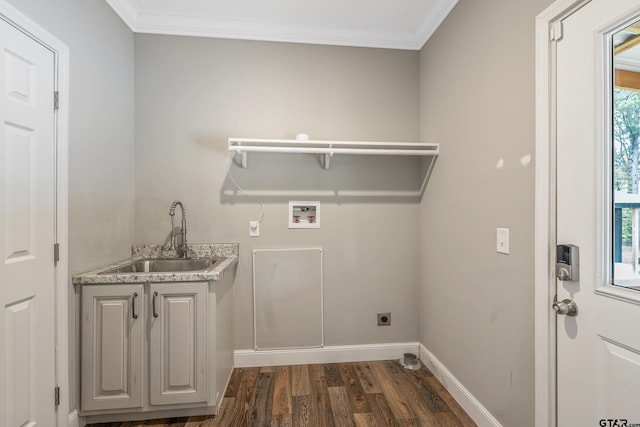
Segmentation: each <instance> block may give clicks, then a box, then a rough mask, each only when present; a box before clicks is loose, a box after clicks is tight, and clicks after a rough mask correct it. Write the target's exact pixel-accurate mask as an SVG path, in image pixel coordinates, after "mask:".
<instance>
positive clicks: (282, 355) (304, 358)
mask: <svg viewBox="0 0 640 427" xmlns="http://www.w3.org/2000/svg"><path fill="white" fill-rule="evenodd" d="M419 349H420V343H417V342H406V343H392V344H365V345H337V346H325V347H319V348H296V349H285V350H236V351H235V352H234V366H235V367H236V368H250V367H257V366H280V365H306V364H311V363H340V362H366V361H371V360H390V359H400V358H401V357H402V355H403V354H404V353H415V354H417V353H418V351H419Z"/></svg>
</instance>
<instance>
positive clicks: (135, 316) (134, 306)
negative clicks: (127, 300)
mask: <svg viewBox="0 0 640 427" xmlns="http://www.w3.org/2000/svg"><path fill="white" fill-rule="evenodd" d="M136 298H138V293H137V292H134V293H133V303H132V304H131V317H133V318H134V319H137V318H138V315H137V314H136Z"/></svg>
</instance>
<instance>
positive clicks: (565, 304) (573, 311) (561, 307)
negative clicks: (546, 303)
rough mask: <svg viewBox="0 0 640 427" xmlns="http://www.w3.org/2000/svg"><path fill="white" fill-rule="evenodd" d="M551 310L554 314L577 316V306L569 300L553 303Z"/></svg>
mask: <svg viewBox="0 0 640 427" xmlns="http://www.w3.org/2000/svg"><path fill="white" fill-rule="evenodd" d="M551 308H553V311H555V312H556V314H563V315H566V316H570V317H573V316H577V315H578V306H577V305H576V303H575V301H573V300H570V299H565V300H562V301H556V302H554V303H553V305H552V306H551Z"/></svg>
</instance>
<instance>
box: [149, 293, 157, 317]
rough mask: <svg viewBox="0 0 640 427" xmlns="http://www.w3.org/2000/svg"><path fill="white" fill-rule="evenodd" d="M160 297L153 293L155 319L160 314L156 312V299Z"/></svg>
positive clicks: (152, 303) (152, 301)
mask: <svg viewBox="0 0 640 427" xmlns="http://www.w3.org/2000/svg"><path fill="white" fill-rule="evenodd" d="M157 296H158V293H157V292H154V293H153V299H152V300H151V305H152V306H153V317H158V312H157V311H156V297H157Z"/></svg>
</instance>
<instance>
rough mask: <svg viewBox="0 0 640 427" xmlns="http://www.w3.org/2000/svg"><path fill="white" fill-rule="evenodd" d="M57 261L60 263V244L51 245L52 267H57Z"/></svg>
mask: <svg viewBox="0 0 640 427" xmlns="http://www.w3.org/2000/svg"><path fill="white" fill-rule="evenodd" d="M58 261H60V243H54V244H53V265H54V266H56V265H58Z"/></svg>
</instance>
